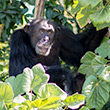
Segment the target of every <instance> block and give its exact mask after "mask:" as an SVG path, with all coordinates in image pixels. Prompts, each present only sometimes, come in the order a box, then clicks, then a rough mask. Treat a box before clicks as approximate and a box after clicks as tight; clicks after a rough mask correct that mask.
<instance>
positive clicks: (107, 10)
mask: <svg viewBox="0 0 110 110" xmlns="http://www.w3.org/2000/svg"><path fill="white" fill-rule="evenodd" d="M109 15H110V5H107V6H106V7H103V8H100V9H98V11H97V12H96V13H93V14H91V15H90V19H91V21H92V22H93V24H94V25H95V26H97V25H98V24H103V23H110V16H109Z"/></svg>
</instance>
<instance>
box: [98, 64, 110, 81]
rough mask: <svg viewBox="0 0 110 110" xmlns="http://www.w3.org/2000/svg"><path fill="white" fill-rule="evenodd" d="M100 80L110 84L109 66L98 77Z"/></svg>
mask: <svg viewBox="0 0 110 110" xmlns="http://www.w3.org/2000/svg"><path fill="white" fill-rule="evenodd" d="M99 78H100V79H102V80H104V81H106V82H110V66H107V67H106V68H105V69H104V70H103V72H102V73H101V74H100V76H99Z"/></svg>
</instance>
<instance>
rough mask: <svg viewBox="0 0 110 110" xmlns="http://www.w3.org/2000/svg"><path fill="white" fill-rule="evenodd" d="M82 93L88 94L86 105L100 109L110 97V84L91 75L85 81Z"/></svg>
mask: <svg viewBox="0 0 110 110" xmlns="http://www.w3.org/2000/svg"><path fill="white" fill-rule="evenodd" d="M82 93H83V94H84V95H85V96H86V105H87V106H88V107H89V108H90V109H91V108H96V109H98V110H100V109H101V108H102V107H103V105H104V104H105V103H106V102H107V101H108V99H109V86H108V84H107V83H106V82H105V81H99V80H98V79H97V78H96V77H95V76H93V75H90V76H88V77H87V79H86V81H85V82H84V85H83V89H82Z"/></svg>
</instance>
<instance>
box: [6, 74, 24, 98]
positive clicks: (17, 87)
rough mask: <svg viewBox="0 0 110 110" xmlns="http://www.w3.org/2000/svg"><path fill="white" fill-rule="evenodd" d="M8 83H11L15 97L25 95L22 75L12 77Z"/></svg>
mask: <svg viewBox="0 0 110 110" xmlns="http://www.w3.org/2000/svg"><path fill="white" fill-rule="evenodd" d="M6 82H8V83H10V85H11V86H12V88H13V92H14V97H16V96H18V95H19V94H23V93H24V91H23V89H22V74H19V75H17V76H16V77H14V76H11V77H9V78H8V79H7V80H6Z"/></svg>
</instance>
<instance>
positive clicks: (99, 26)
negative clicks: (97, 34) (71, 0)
mask: <svg viewBox="0 0 110 110" xmlns="http://www.w3.org/2000/svg"><path fill="white" fill-rule="evenodd" d="M94 26H95V25H94ZM96 26H97V27H96V28H97V30H101V29H103V28H105V27H110V23H106V22H104V23H102V24H96Z"/></svg>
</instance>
